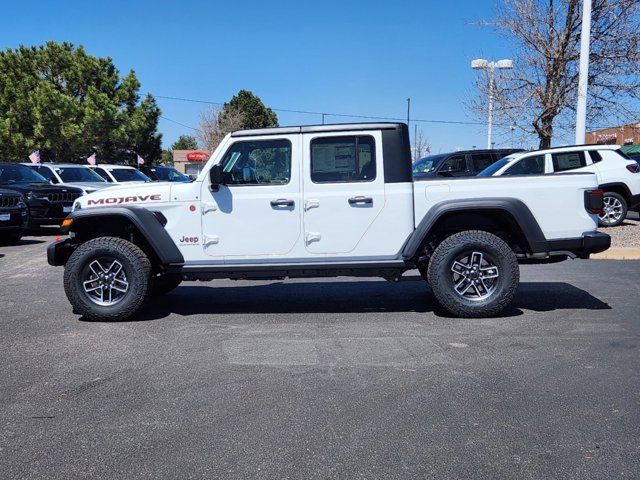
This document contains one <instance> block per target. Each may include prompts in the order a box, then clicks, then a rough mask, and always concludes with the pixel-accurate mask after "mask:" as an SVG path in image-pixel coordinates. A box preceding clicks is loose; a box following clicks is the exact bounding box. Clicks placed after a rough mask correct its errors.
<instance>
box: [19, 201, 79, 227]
mask: <svg viewBox="0 0 640 480" xmlns="http://www.w3.org/2000/svg"><path fill="white" fill-rule="evenodd" d="M72 207H73V203H69V202H65V203H50V202H46V201H43V200H38V201H31V202H29V225H30V226H39V225H60V224H61V223H62V221H63V220H64V219H65V218H67V215H69V213H71V210H72ZM65 208H66V209H67V210H68V211H66V212H65Z"/></svg>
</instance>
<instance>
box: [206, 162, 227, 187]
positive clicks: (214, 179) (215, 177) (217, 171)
mask: <svg viewBox="0 0 640 480" xmlns="http://www.w3.org/2000/svg"><path fill="white" fill-rule="evenodd" d="M209 182H210V184H211V185H209V189H210V190H211V191H212V192H217V191H218V190H220V185H222V184H223V183H224V180H223V172H222V165H220V164H217V165H213V166H212V167H211V170H209Z"/></svg>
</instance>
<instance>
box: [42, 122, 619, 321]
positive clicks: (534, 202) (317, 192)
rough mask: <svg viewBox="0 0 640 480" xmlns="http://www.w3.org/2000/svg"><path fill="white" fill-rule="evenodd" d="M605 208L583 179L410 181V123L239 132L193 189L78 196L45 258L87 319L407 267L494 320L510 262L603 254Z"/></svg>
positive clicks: (442, 297) (437, 293) (447, 297)
mask: <svg viewBox="0 0 640 480" xmlns="http://www.w3.org/2000/svg"><path fill="white" fill-rule="evenodd" d="M602 193H603V192H602V190H599V189H598V181H597V179H596V176H595V175H594V174H590V173H575V174H573V173H572V174H564V175H554V174H547V175H527V176H526V177H524V176H523V177H520V176H508V177H485V178H477V177H471V178H457V179H432V180H425V181H414V180H413V178H412V170H411V155H410V147H409V135H408V131H407V126H406V125H405V124H399V123H370V124H343V125H322V126H303V127H285V128H272V129H260V130H244V131H237V132H234V133H231V134H229V135H227V136H226V138H225V139H224V140H223V141H222V142H221V143H220V145H219V146H218V148H217V149H216V150H215V152H214V153H213V154H212V156H211V158H210V159H209V161H208V162H207V164H206V165H205V167H204V168H203V170H202V172H201V173H200V175H199V176H198V178H197V180H195V181H194V182H192V183H173V184H169V183H164V184H162V183H149V184H138V185H131V186H122V187H118V186H116V187H113V188H109V189H104V190H100V191H98V192H95V193H93V194H90V195H87V196H83V197H81V198H80V199H78V200H77V201H76V203H75V206H74V211H73V213H72V214H71V215H70V216H69V217H68V218H67V219H66V220H65V222H64V227H63V228H65V229H66V231H67V232H68V234H69V235H68V237H67V238H64V239H61V240H59V241H56V242H54V243H52V244H51V245H50V246H49V248H48V252H47V256H48V261H49V263H50V264H51V265H64V266H65V271H64V288H65V292H66V294H67V297H68V298H69V301H70V302H71V304H72V306H73V308H74V311H75V312H76V313H78V314H81V315H83V316H85V317H86V318H89V319H102V320H119V319H125V318H128V317H130V316H132V315H134V314H135V313H136V312H138V311H139V309H140V308H141V307H142V306H143V305H144V303H145V301H146V300H147V299H148V298H149V296H151V295H160V294H163V293H167V292H168V291H170V290H172V289H173V288H175V287H177V286H178V284H179V283H180V282H181V281H182V280H212V279H219V278H230V279H238V280H240V279H282V278H300V277H332V276H360V277H372V276H376V277H382V278H385V279H387V280H390V281H397V280H399V279H400V277H401V276H402V275H403V273H404V272H406V271H408V270H412V269H416V268H417V269H418V270H419V272H420V273H421V275H422V277H423V278H424V279H425V280H426V281H427V282H428V284H429V285H430V287H431V289H432V291H433V294H434V297H435V299H436V301H437V302H438V303H439V304H440V305H441V306H442V307H444V308H445V309H446V310H448V311H449V312H451V313H453V314H454V315H458V316H462V317H480V316H492V315H496V314H498V313H499V312H500V311H501V310H503V309H504V308H505V307H506V306H507V305H509V303H510V302H511V301H512V299H513V297H514V295H515V293H516V289H517V286H518V281H519V268H518V263H519V262H553V261H558V260H563V259H566V258H569V257H571V258H575V257H580V258H589V254H590V253H594V252H600V251H603V250H605V249H607V248H608V247H609V245H610V238H609V236H608V235H605V234H602V233H599V232H596V226H597V222H598V214H599V213H601V212H602V209H603V200H602ZM319 301H321V299H319Z"/></svg>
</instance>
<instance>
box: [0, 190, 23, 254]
mask: <svg viewBox="0 0 640 480" xmlns="http://www.w3.org/2000/svg"><path fill="white" fill-rule="evenodd" d="M28 219H29V214H28V212H27V204H26V203H24V198H23V196H22V195H21V194H19V193H18V192H14V191H13V190H4V189H0V243H17V242H18V241H19V240H20V238H21V237H22V234H23V233H24V230H25V228H27V221H28Z"/></svg>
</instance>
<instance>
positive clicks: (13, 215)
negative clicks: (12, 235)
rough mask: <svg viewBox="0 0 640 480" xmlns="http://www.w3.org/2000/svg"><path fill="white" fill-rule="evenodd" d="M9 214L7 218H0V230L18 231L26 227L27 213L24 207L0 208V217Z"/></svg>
mask: <svg viewBox="0 0 640 480" xmlns="http://www.w3.org/2000/svg"><path fill="white" fill-rule="evenodd" d="M5 215H9V219H8V220H0V232H6V231H11V232H14V231H19V230H24V229H25V228H26V227H27V222H28V220H29V215H28V213H27V209H26V208H24V207H23V208H8V209H4V208H3V209H0V218H4V216H5Z"/></svg>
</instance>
